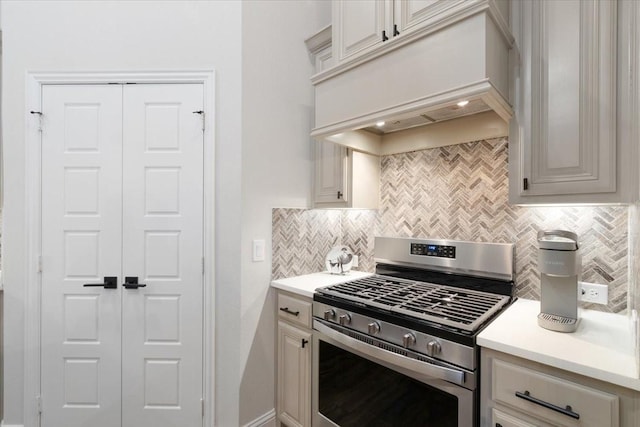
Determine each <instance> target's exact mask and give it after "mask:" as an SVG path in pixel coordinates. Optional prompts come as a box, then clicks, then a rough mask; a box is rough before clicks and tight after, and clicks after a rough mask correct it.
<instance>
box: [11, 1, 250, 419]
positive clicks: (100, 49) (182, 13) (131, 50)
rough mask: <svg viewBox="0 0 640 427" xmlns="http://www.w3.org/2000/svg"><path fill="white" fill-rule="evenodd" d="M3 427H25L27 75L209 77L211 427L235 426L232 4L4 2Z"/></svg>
mask: <svg viewBox="0 0 640 427" xmlns="http://www.w3.org/2000/svg"><path fill="white" fill-rule="evenodd" d="M0 7H1V8H2V12H1V17H2V21H1V23H0V25H1V28H2V32H3V52H2V54H3V69H2V76H3V93H2V111H3V118H2V119H3V141H4V157H5V158H4V160H5V162H4V166H5V168H4V180H5V183H6V185H5V199H4V211H3V215H4V218H3V223H4V224H3V225H4V234H3V236H2V238H3V241H2V251H3V259H2V264H3V276H4V283H5V329H4V332H5V365H4V367H5V370H4V372H5V418H4V422H5V424H20V423H21V422H22V419H23V414H22V407H23V396H22V394H23V375H24V366H23V354H24V348H23V326H24V321H23V320H24V310H23V307H24V286H23V283H24V278H25V259H24V256H25V253H24V244H23V241H24V236H25V222H24V211H25V206H24V203H25V197H24V186H25V175H24V162H25V149H24V143H25V139H24V136H25V135H24V134H25V132H24V129H25V117H26V109H27V106H26V105H25V73H26V72H27V71H56V70H64V71H68V70H72V71H108V70H145V71H147V70H189V69H215V70H216V132H215V138H216V140H215V142H216V156H217V157H216V166H215V168H216V181H217V182H216V204H217V207H216V213H215V215H216V233H217V234H216V247H217V248H224V250H220V249H218V250H217V257H216V260H215V261H216V267H217V269H216V313H215V317H216V325H217V326H219V327H218V329H217V331H216V334H217V335H216V346H217V348H218V349H224V351H219V352H218V354H217V355H216V397H217V399H218V400H217V423H216V424H217V425H220V426H234V425H238V416H239V399H238V396H239V382H240V360H239V354H240V343H239V341H238V339H237V336H238V335H239V333H240V299H241V289H240V286H239V283H240V256H239V255H240V225H241V224H240V218H241V179H242V176H241V150H242V144H241V142H242V122H241V104H240V102H241V92H242V89H241V84H242V83H241V77H242V68H241V8H242V4H241V3H240V2H237V1H212V2H181V1H176V2H170V1H154V2H149V1H128V2H120V1H102V2H94V1H91V2H54V1H29V2H22V1H2V3H0Z"/></svg>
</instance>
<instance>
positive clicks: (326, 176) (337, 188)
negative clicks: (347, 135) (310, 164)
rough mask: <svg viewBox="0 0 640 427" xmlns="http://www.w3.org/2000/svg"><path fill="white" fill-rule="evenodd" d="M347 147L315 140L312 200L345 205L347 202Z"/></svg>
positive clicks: (337, 205) (319, 202)
mask: <svg viewBox="0 0 640 427" xmlns="http://www.w3.org/2000/svg"><path fill="white" fill-rule="evenodd" d="M347 156H348V152H347V148H346V147H344V146H342V145H338V144H334V143H331V142H324V141H318V142H316V159H315V180H314V202H315V203H316V204H323V203H331V204H332V205H333V207H340V206H343V207H346V206H347V205H348V202H349V196H350V195H349V191H348V189H347V185H348V172H349V171H348V166H349V162H348V157H347Z"/></svg>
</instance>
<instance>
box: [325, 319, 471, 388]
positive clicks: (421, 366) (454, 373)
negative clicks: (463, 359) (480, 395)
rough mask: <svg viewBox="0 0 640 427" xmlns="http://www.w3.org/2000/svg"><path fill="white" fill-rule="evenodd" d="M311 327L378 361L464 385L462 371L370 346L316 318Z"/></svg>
mask: <svg viewBox="0 0 640 427" xmlns="http://www.w3.org/2000/svg"><path fill="white" fill-rule="evenodd" d="M313 329H315V330H316V331H318V332H321V333H323V334H324V335H326V336H327V337H329V338H331V339H332V340H335V341H337V342H339V343H341V344H342V345H345V346H347V347H349V348H352V349H354V350H358V351H360V352H362V353H364V354H367V355H369V356H372V357H374V358H376V359H378V360H380V361H383V362H386V363H389V364H392V365H395V366H398V367H400V368H405V369H409V370H412V371H418V372H421V373H424V374H427V375H429V376H431V377H433V378H435V379H440V380H445V381H449V382H451V383H454V384H458V385H464V372H463V371H458V370H455V369H451V368H446V367H444V366H438V365H434V364H431V363H428V362H422V361H420V360H416V359H412V358H410V357H406V356H403V355H401V354H397V353H392V352H390V351H387V350H384V349H382V348H380V347H375V346H372V345H370V344H367V343H364V342H362V341H359V340H357V339H355V338H351V337H350V336H348V335H345V334H343V333H341V332H339V331H336V330H334V329H332V328H330V327H328V326H326V325H324V324H322V323H321V322H320V321H318V320H317V319H313Z"/></svg>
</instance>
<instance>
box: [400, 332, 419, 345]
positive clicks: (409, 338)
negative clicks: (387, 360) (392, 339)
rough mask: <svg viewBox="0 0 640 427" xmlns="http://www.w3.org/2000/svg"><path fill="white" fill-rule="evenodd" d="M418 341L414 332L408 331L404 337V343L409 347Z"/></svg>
mask: <svg viewBox="0 0 640 427" xmlns="http://www.w3.org/2000/svg"><path fill="white" fill-rule="evenodd" d="M415 343H416V336H415V335H414V334H413V333H412V332H407V333H406V334H404V335H403V337H402V345H403V346H404V348H409V347H411V346H412V345H414V344H415Z"/></svg>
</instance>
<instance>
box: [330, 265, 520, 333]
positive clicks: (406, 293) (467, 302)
mask: <svg viewBox="0 0 640 427" xmlns="http://www.w3.org/2000/svg"><path fill="white" fill-rule="evenodd" d="M318 292H320V293H323V294H326V295H332V296H334V297H338V298H341V299H346V300H349V301H354V302H359V303H362V304H364V305H366V306H369V307H374V308H378V309H381V310H386V311H390V312H394V313H400V314H404V315H407V316H411V317H414V318H420V319H423V320H427V321H432V322H436V323H440V324H445V325H448V326H453V327H456V328H460V329H463V330H466V331H474V330H475V329H477V328H478V327H479V326H480V325H481V324H482V323H484V321H485V320H486V319H487V318H489V317H491V316H492V315H493V314H494V313H495V312H496V311H498V310H499V309H500V308H501V307H502V306H504V305H505V304H507V302H508V300H509V298H508V297H506V296H503V295H496V294H490V293H485V292H480V291H473V290H467V289H461V288H454V287H450V286H446V285H438V284H434V283H427V282H418V281H413V280H407V279H400V278H396V277H389V276H382V275H374V276H370V277H366V278H363V279H356V280H353V281H350V282H345V283H341V284H338V285H334V286H329V287H327V288H323V289H319V290H318Z"/></svg>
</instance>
